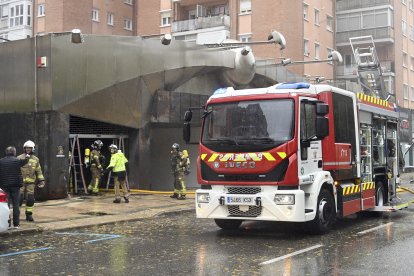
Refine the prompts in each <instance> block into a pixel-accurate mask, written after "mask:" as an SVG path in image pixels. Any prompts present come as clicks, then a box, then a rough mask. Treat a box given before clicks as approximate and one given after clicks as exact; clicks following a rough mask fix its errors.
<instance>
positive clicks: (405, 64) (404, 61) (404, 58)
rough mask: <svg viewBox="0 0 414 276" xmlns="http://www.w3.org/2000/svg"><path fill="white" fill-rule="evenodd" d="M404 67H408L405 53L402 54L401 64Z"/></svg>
mask: <svg viewBox="0 0 414 276" xmlns="http://www.w3.org/2000/svg"><path fill="white" fill-rule="evenodd" d="M402 65H403V66H404V67H408V55H407V53H403V64H402Z"/></svg>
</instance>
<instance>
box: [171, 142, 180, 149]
mask: <svg viewBox="0 0 414 276" xmlns="http://www.w3.org/2000/svg"><path fill="white" fill-rule="evenodd" d="M171 147H172V149H173V150H179V149H180V145H179V144H178V143H174V144H172V146H171Z"/></svg>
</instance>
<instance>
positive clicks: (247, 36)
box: [239, 34, 252, 42]
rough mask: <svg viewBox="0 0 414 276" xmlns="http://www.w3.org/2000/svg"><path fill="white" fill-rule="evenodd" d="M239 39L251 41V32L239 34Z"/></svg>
mask: <svg viewBox="0 0 414 276" xmlns="http://www.w3.org/2000/svg"><path fill="white" fill-rule="evenodd" d="M239 40H240V41H241V42H251V41H252V35H251V34H247V35H239Z"/></svg>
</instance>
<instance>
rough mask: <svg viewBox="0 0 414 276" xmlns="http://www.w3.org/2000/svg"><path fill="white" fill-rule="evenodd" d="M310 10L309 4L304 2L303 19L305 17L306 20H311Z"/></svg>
mask: <svg viewBox="0 0 414 276" xmlns="http://www.w3.org/2000/svg"><path fill="white" fill-rule="evenodd" d="M308 10H309V5H308V4H305V3H303V19H305V20H306V21H308V20H309V15H308Z"/></svg>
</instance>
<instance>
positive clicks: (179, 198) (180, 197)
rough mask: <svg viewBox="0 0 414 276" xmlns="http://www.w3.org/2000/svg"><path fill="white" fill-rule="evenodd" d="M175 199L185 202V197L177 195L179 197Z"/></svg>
mask: <svg viewBox="0 0 414 276" xmlns="http://www.w3.org/2000/svg"><path fill="white" fill-rule="evenodd" d="M177 199H178V200H185V195H179V196H178V197H177Z"/></svg>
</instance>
